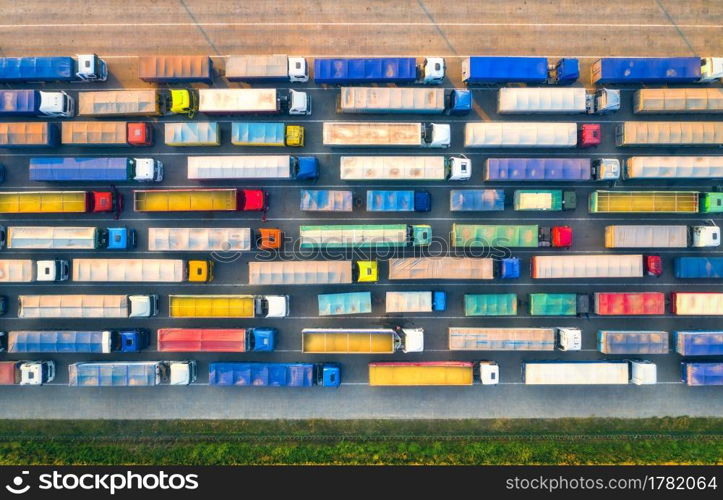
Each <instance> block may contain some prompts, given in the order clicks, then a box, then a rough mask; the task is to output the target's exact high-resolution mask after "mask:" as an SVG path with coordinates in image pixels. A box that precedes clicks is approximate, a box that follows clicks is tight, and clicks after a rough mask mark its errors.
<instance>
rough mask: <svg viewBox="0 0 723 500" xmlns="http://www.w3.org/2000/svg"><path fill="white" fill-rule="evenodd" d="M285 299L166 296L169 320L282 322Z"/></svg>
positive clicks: (286, 308)
mask: <svg viewBox="0 0 723 500" xmlns="http://www.w3.org/2000/svg"><path fill="white" fill-rule="evenodd" d="M288 315H289V296H288V295H169V296H168V316H169V317H171V318H285V317H286V316H288Z"/></svg>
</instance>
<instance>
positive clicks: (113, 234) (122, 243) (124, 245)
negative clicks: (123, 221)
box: [106, 227, 136, 250]
mask: <svg viewBox="0 0 723 500" xmlns="http://www.w3.org/2000/svg"><path fill="white" fill-rule="evenodd" d="M135 247H136V230H135V229H128V228H127V227H109V228H108V229H107V236H106V248H107V249H108V250H130V249H131V248H135Z"/></svg>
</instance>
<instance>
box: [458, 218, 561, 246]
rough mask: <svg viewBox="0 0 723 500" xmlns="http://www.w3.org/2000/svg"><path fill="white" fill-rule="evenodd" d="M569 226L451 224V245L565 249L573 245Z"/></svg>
mask: <svg viewBox="0 0 723 500" xmlns="http://www.w3.org/2000/svg"><path fill="white" fill-rule="evenodd" d="M572 234H573V233H572V228H571V227H569V226H552V227H542V226H538V225H504V226H487V225H481V224H458V223H454V224H452V246H454V247H465V248H475V247H493V246H501V247H514V248H543V247H544V248H547V247H553V248H568V247H570V246H572Z"/></svg>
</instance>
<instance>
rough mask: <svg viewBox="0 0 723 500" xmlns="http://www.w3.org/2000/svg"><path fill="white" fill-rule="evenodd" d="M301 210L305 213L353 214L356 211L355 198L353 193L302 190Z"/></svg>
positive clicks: (328, 190)
mask: <svg viewBox="0 0 723 500" xmlns="http://www.w3.org/2000/svg"><path fill="white" fill-rule="evenodd" d="M299 210H301V211H304V212H351V211H353V210H354V198H353V195H352V192H351V191H339V190H333V189H302V190H301V202H300V203H299Z"/></svg>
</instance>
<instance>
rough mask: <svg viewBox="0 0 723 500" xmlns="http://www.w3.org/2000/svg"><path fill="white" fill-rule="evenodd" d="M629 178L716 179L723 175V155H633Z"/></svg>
mask: <svg viewBox="0 0 723 500" xmlns="http://www.w3.org/2000/svg"><path fill="white" fill-rule="evenodd" d="M625 176H626V177H627V178H629V179H639V178H640V179H671V178H673V179H678V178H680V179H716V178H720V177H723V156H631V157H629V158H627V159H626V160H625Z"/></svg>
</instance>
